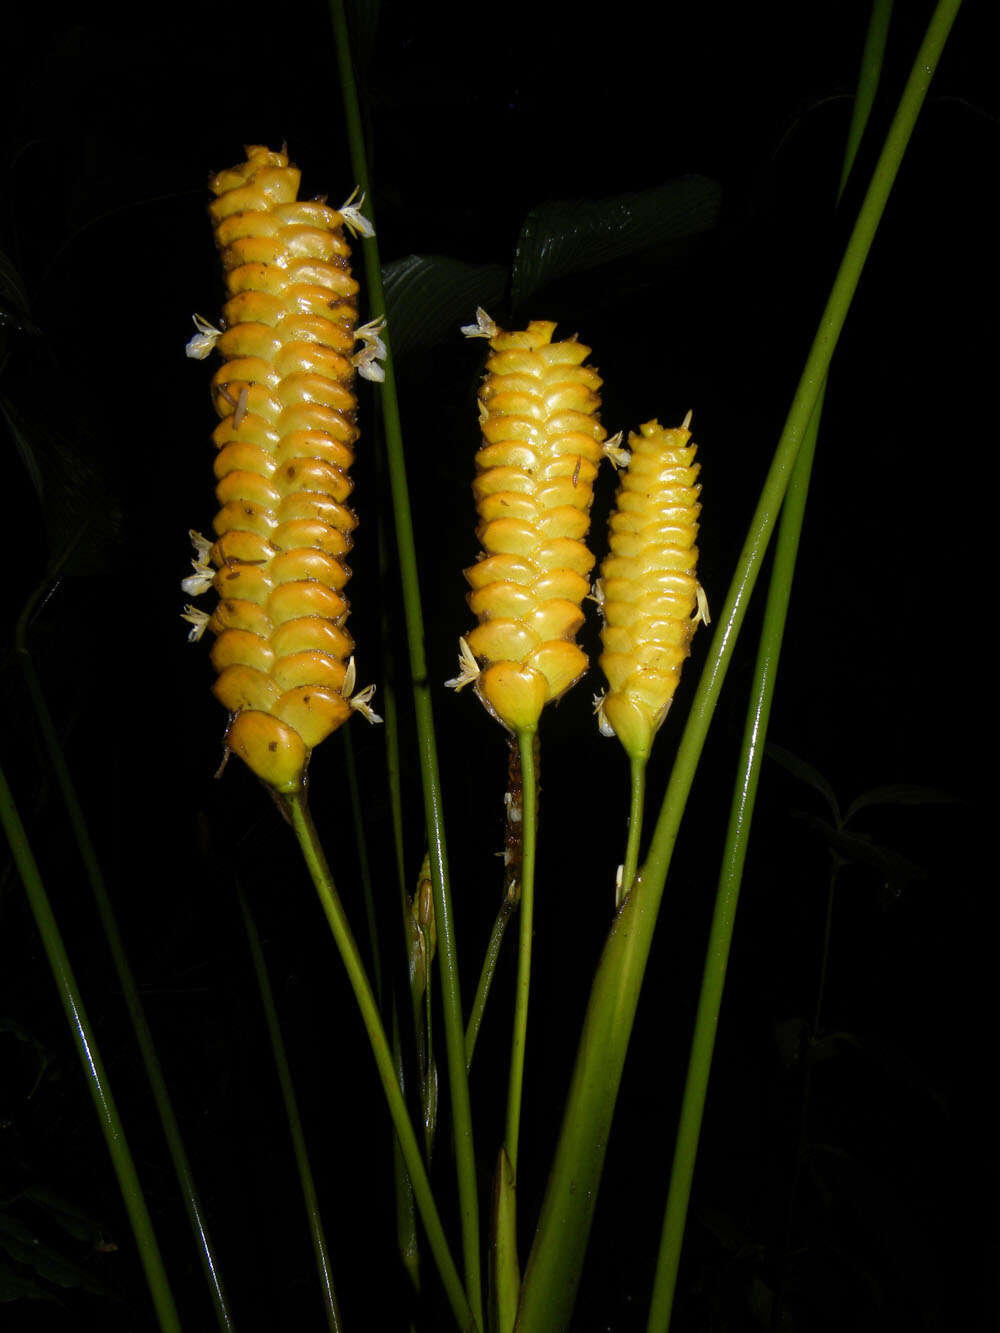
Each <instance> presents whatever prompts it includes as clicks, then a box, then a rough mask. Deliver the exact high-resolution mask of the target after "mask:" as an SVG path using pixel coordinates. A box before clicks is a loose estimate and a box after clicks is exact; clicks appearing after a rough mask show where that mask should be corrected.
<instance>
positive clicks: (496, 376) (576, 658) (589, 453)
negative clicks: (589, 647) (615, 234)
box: [448, 313, 604, 731]
mask: <svg viewBox="0 0 1000 1333" xmlns="http://www.w3.org/2000/svg"><path fill="white" fill-rule="evenodd" d="M479 318H480V326H479V332H481V333H482V335H483V336H485V337H488V338H489V344H490V349H491V355H490V356H489V358H488V360H487V362H486V376H485V378H484V380H483V385H482V388H481V390H480V394H479V410H480V429H481V431H482V436H483V442H482V447H481V448H480V450H479V452H478V453H477V455H476V466H477V469H478V475H477V477H476V480H475V482H474V483H473V493H474V496H475V500H476V507H477V510H478V513H479V526H478V528H477V530H476V535H477V536H478V538H479V540H480V542H481V543H482V547H483V549H482V553H481V554H480V556H479V558H478V560H477V562H476V564H474V565H472V566H470V568H468V569H467V570H466V571H465V577H466V579H467V580H468V582H469V584H470V586H471V588H472V591H471V592H470V593H469V595H468V602H469V605H470V607H471V608H472V610H473V611H474V612H475V614H476V615H477V616H478V617H479V624H478V626H477V627H476V628H475V629H474V630H473V631H472V632H471V633H470V634H468V635H466V636H465V638H464V639H462V640H461V643H460V647H461V674H460V675H459V676H458V677H456V679H455V680H453V681H449V682H448V683H449V684H450V685H452V686H454V687H455V688H457V689H461V687H462V686H463V685H466V684H469V683H471V682H474V683H475V687H476V691H477V693H478V694H479V697H480V699H482V701H483V703H484V704H485V705H486V707H487V709H488V710H489V711H490V712H491V713H492V714H493V715H494V716H495V717H497V718H498V719H499V720H500V721H501V722H503V723H504V724H505V725H506V726H507V727H509V728H511V729H512V730H515V731H517V730H522V729H532V728H534V727H535V726H536V724H537V722H538V718H539V715H540V714H541V711H542V708H543V707H544V705H545V704H546V703H548V702H549V701H550V700H553V699H558V698H559V697H560V695H562V694H563V693H564V692H565V691H566V690H568V689H569V687H570V686H571V685H572V684H574V682H575V681H577V680H579V678H580V676H581V675H582V674H583V672H584V671H585V670H586V668H587V658H586V655H585V654H584V653H583V651H582V650H581V649H580V648H579V647H578V646H577V644H576V643H575V641H574V640H575V636H576V632H577V630H578V629H579V628H580V626H581V625H582V624H583V620H584V616H583V612H582V610H581V609H580V608H581V603H582V601H583V599H584V597H586V596H587V594H588V592H589V591H590V584H589V580H588V575H589V573H590V571H591V569H592V567H593V564H594V557H593V556H592V555H591V553H590V551H589V550H588V549H587V546H586V544H585V542H584V537H585V536H586V534H587V529H588V528H589V526H590V506H591V502H592V500H593V485H594V478H595V477H596V476H597V471H598V467H599V464H600V461H601V454H602V448H601V446H602V443H603V440H604V430H603V428H602V426H601V424H600V421H599V420H598V417H597V409H598V407H599V406H600V398H599V397H598V393H597V391H598V389H599V388H600V384H601V380H600V377H599V375H598V373H597V371H596V370H595V369H594V368H593V367H592V366H585V365H584V364H583V363H584V361H585V360H586V358H587V356H588V355H589V352H590V348H589V347H585V346H584V345H583V343H580V342H578V341H577V340H576V339H575V338H569V339H566V340H565V341H563V342H553V341H552V333H553V330H554V329H555V324H554V323H550V322H549V321H545V320H533V321H532V322H531V323H530V324H529V325H528V327H527V328H526V329H524V330H522V331H519V332H512V333H504V332H503V331H501V330H498V329H497V328H496V327H495V326H494V325H493V324H492V322H491V321H489V319H488V317H486V316H485V315H484V314H482V313H480V316H479ZM466 332H472V333H474V332H476V330H475V329H469V330H466Z"/></svg>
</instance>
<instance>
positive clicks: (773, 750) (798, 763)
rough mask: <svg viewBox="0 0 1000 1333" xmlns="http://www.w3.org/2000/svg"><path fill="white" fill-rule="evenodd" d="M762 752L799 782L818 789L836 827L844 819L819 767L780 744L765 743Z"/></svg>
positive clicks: (831, 789)
mask: <svg viewBox="0 0 1000 1333" xmlns="http://www.w3.org/2000/svg"><path fill="white" fill-rule="evenodd" d="M764 753H765V754H766V755H767V756H768V758H770V759H773V760H774V761H775V762H776V763H778V764H780V765H781V767H782V768H784V769H787V770H788V772H789V773H791V775H792V777H795V778H798V779H799V781H800V782H805V783H806V784H807V785H808V786H810V787H812V788H813V789H814V790H815V791H818V792H819V794H820V795H821V796H822V797H823V799H824V800H825V801H826V803H827V805H828V806H829V807H830V809H831V811H832V812H833V817H834V819H835V820H836V822H837V825H838V827H839V826H840V825H842V824H843V822H844V821H843V820H842V819H841V817H840V806H839V804H838V802H837V798H836V796H835V795H834V791H833V788H832V787H831V786H830V784H829V782H827V780H826V778H825V777H824V776H823V774H822V773H821V772H820V771H819V769H817V768H813V766H812V764H809V763H806V761H805V760H804V759H800V758H799V757H798V755H797V754H792V752H791V750H786V749H785V748H784V747H783V746H781V745H772V744H767V745H765V746H764Z"/></svg>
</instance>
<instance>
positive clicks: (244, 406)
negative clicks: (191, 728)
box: [189, 147, 358, 792]
mask: <svg viewBox="0 0 1000 1333" xmlns="http://www.w3.org/2000/svg"><path fill="white" fill-rule="evenodd" d="M210 185H211V189H212V192H213V194H214V195H215V196H216V198H215V200H214V201H213V202H212V204H211V206H210V213H211V217H212V221H213V223H214V225H215V239H216V242H217V244H218V247H219V250H220V252H221V256H222V263H223V267H224V269H225V277H226V289H227V293H228V300H227V302H226V304H225V307H224V312H223V313H224V332H222V334H221V336H220V337H219V338H218V350H219V351H220V352H221V353H222V357H223V364H222V365H221V366H220V367H219V369H218V370H217V371H216V373H215V375H214V377H213V380H212V395H213V400H214V403H215V407H216V410H217V411H218V413H219V416H220V417H221V421H220V423H219V425H218V426H217V427H216V430H215V432H214V434H213V437H212V438H213V440H214V443H215V445H216V448H217V449H218V455H217V457H216V460H215V475H216V477H217V479H218V485H217V487H216V496H217V498H218V501H219V505H220V509H219V512H218V514H217V515H216V518H215V523H214V528H215V536H216V541H215V543H214V545H212V546H211V550H210V551H209V552H208V559H209V561H210V564H211V567H213V568H214V569H215V571H216V572H215V575H214V580H213V586H214V587H215V589H216V591H217V592H218V594H219V598H220V601H219V604H218V606H217V607H216V609H215V611H214V613H213V614H212V616H211V618H210V620H209V621H208V628H209V629H211V630H212V631H213V633H214V634H215V635H216V639H215V643H214V645H213V647H212V662H213V664H214V666H215V668H216V670H217V671H218V673H219V674H218V678H217V680H216V682H215V686H214V689H215V694H216V696H217V697H218V698H219V700H220V701H221V702H222V703H223V704H224V705H225V707H226V708H227V709H228V710H229V712H230V714H231V715H232V717H231V721H230V725H229V730H228V733H227V737H226V740H227V744H228V746H229V748H230V749H231V750H233V751H235V752H236V753H237V754H239V755H240V756H241V757H242V758H243V759H244V760H245V761H246V762H247V764H249V766H250V768H251V769H253V771H254V772H255V773H256V774H257V775H258V776H259V777H261V778H263V779H264V780H265V781H267V782H269V783H271V784H272V785H273V786H274V787H276V788H277V789H278V790H280V791H286V792H290V791H295V790H297V788H298V787H299V786H300V785H301V783H302V780H303V775H304V772H305V766H306V762H307V759H308V756H309V752H310V751H311V749H312V748H313V747H314V746H315V745H317V744H318V743H319V742H320V741H321V740H323V738H324V737H325V736H327V735H329V733H330V732H331V731H333V730H335V729H336V728H337V727H339V726H340V725H341V723H343V722H344V721H345V720H346V719H347V718H348V717H349V716H350V713H351V703H350V699H349V696H350V693H351V689H352V686H353V679H352V678H353V669H351V670H350V671H349V668H348V660H349V658H350V655H351V652H352V649H353V647H354V644H353V640H352V639H351V636H350V635H349V634H348V632H347V630H346V629H345V628H344V622H345V620H346V618H347V613H348V603H347V601H346V599H345V597H344V586H345V584H346V583H347V580H348V578H349V577H350V570H349V569H348V567H347V564H346V563H345V560H346V556H347V553H348V551H349V550H350V548H351V532H352V529H353V528H354V527H355V523H356V520H355V516H354V514H353V513H352V512H351V510H350V509H349V508H348V507H347V504H346V501H347V497H348V496H349V494H350V492H351V482H350V480H349V478H348V475H347V471H348V468H349V467H350V466H351V464H352V462H353V460H354V454H353V450H352V446H353V444H354V442H355V440H356V438H357V436H358V430H357V427H356V425H355V415H356V407H357V403H356V399H355V397H354V392H353V383H354V377H355V367H354V365H353V363H352V353H353V350H354V346H355V342H356V332H355V325H356V320H357V309H356V305H355V297H356V293H357V290H358V284H357V283H356V282H355V280H354V279H353V278H352V276H351V271H350V265H349V256H350V250H349V247H348V244H347V241H346V240H345V236H344V229H343V220H344V219H343V217H342V215H341V213H339V212H338V211H337V210H335V209H333V208H330V207H328V206H327V205H326V204H324V203H319V202H306V201H299V200H298V199H297V194H298V186H299V172H298V170H297V169H296V168H295V167H294V166H290V165H289V162H288V158H287V156H286V155H285V154H284V153H283V152H282V153H276V152H271V151H269V150H268V149H267V148H263V147H251V148H248V149H247V160H246V161H245V162H243V163H241V164H240V165H239V166H236V167H234V168H232V169H231V170H229V171H223V172H220V173H219V174H218V175H217V176H215V177H214V178H213V180H212V181H211V182H210ZM196 568H197V566H196ZM189 618H190V617H189ZM345 681H346V688H345Z"/></svg>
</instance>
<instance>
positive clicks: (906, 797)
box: [844, 782, 962, 824]
mask: <svg viewBox="0 0 1000 1333" xmlns="http://www.w3.org/2000/svg"><path fill="white" fill-rule="evenodd" d="M961 804H962V800H961V797H959V796H953V795H952V794H951V792H947V791H939V790H938V789H937V788H936V787H917V786H915V785H913V784H912V783H908V782H897V783H894V784H892V785H891V786H888V787H872V788H870V789H869V790H868V791H863V792H862V793H861V795H860V796H858V797H856V798H855V799H854V800H853V801H852V802H851V804H850V807H849V809H848V811H847V814H846V815H845V816H844V823H845V824H846V823H848V821H849V820H850V818H851V816H852V815H854V814H857V812H858V811H859V810H863V809H864V808H865V807H866V806H869V805H961Z"/></svg>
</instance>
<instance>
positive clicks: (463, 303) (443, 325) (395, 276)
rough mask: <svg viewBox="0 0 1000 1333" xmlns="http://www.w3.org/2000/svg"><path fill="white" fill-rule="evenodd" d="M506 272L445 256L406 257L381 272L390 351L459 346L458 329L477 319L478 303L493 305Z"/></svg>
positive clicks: (399, 352) (502, 290)
mask: <svg viewBox="0 0 1000 1333" xmlns="http://www.w3.org/2000/svg"><path fill="white" fill-rule="evenodd" d="M508 278H509V274H508V272H507V270H506V269H505V268H504V267H503V266H502V265H501V264H467V263H465V261H464V260H461V259H449V258H448V257H447V256H446V255H407V256H406V258H405V259H397V260H395V261H394V262H393V263H391V264H387V265H386V266H385V268H383V270H382V284H383V287H384V289H385V314H386V333H387V335H388V339H389V343H390V345H391V347H392V355H393V357H394V358H395V359H396V360H398V359H399V358H400V357H403V356H405V355H406V354H407V353H408V352H413V351H417V350H420V349H423V348H428V347H434V346H436V345H437V344H438V343H440V342H442V341H444V340H445V339H451V340H452V341H453V342H454V343H456V344H457V342H458V340H459V329H460V328H461V326H462V325H463V324H472V323H474V321H475V314H476V307H477V306H483V307H484V308H485V309H486V310H493V309H495V308H496V307H497V306H498V305H499V304H500V302H501V301H502V300H503V299H504V296H505V295H506V291H507V282H508Z"/></svg>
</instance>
